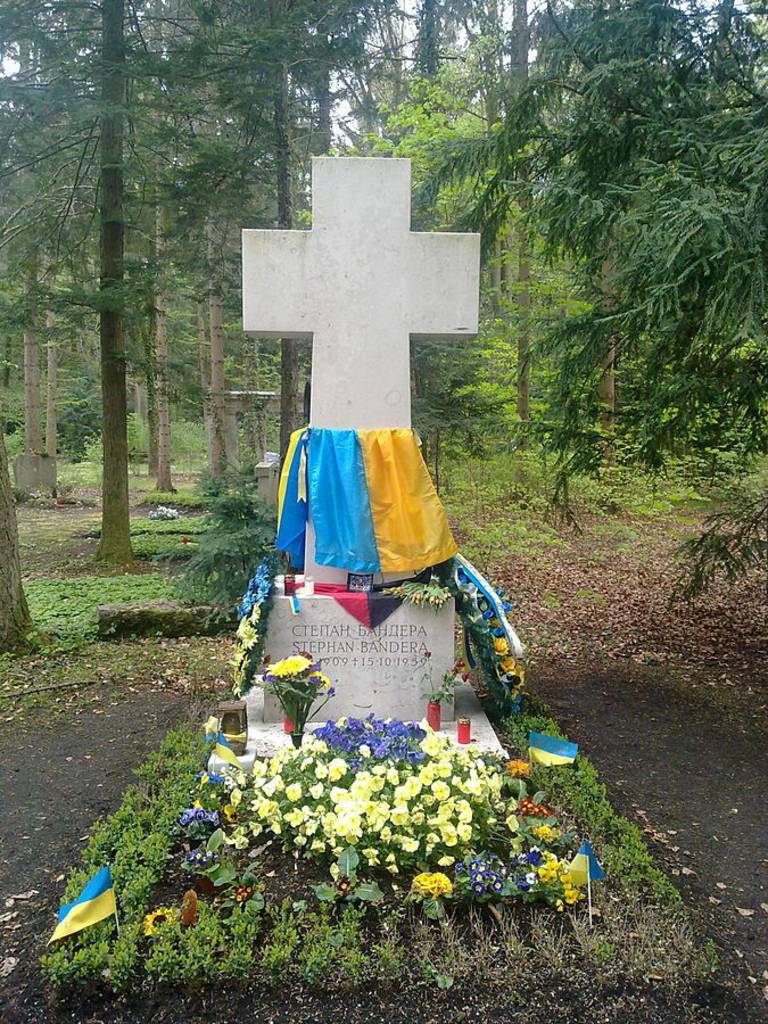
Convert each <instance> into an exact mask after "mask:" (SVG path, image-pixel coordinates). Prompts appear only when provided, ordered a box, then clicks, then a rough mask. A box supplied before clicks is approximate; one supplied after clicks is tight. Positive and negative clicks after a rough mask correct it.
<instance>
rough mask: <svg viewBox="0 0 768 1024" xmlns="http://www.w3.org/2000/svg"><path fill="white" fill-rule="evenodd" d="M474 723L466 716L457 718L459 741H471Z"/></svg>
mask: <svg viewBox="0 0 768 1024" xmlns="http://www.w3.org/2000/svg"><path fill="white" fill-rule="evenodd" d="M471 725H472V723H471V722H470V720H469V719H468V718H466V717H464V716H462V717H461V718H457V719H456V739H457V740H458V742H459V743H462V744H463V743H469V740H470V730H471Z"/></svg>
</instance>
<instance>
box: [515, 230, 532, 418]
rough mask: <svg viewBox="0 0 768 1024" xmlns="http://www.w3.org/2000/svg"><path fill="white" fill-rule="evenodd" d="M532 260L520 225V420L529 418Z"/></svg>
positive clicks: (518, 373)
mask: <svg viewBox="0 0 768 1024" xmlns="http://www.w3.org/2000/svg"><path fill="white" fill-rule="evenodd" d="M530 281H531V263H530V257H529V251H528V231H527V229H526V226H525V224H521V225H520V232H519V240H518V248H517V288H518V290H517V309H518V317H519V323H518V333H517V415H518V416H519V417H520V419H521V420H522V422H523V423H527V422H528V420H529V419H530V418H531V405H530V388H531V351H530V350H531V289H530Z"/></svg>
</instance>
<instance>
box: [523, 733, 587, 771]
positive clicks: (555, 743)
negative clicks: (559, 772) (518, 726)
mask: <svg viewBox="0 0 768 1024" xmlns="http://www.w3.org/2000/svg"><path fill="white" fill-rule="evenodd" d="M578 752H579V745H578V743H570V742H569V741H568V740H560V739H558V738H557V737H556V736H547V735H545V734H544V733H543V732H532V733H530V734H529V736H528V758H529V760H530V761H532V762H533V763H534V764H545V765H548V766H552V765H560V764H573V762H574V761H575V760H576V755H577V754H578Z"/></svg>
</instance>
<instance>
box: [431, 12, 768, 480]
mask: <svg viewBox="0 0 768 1024" xmlns="http://www.w3.org/2000/svg"><path fill="white" fill-rule="evenodd" d="M758 18H759V14H758V12H757V11H755V12H739V13H738V15H737V14H736V13H735V12H734V11H733V10H732V9H731V8H728V7H727V6H722V7H717V8H713V7H706V6H701V5H698V4H695V3H693V2H688V0H686V2H683V3H680V4H673V3H671V2H663V3H661V4H659V3H657V2H656V0H630V2H628V3H623V4H620V5H619V4H616V5H611V6H609V7H606V8H604V7H602V6H595V5H594V4H592V3H589V2H586V0H579V2H577V3H575V4H572V5H570V6H568V7H560V8H558V9H557V10H555V9H554V8H548V9H547V11H546V12H545V14H544V15H543V16H542V18H541V19H540V20H539V23H538V26H537V27H538V38H537V39H536V40H535V46H536V51H537V53H536V64H535V66H534V69H533V72H532V74H531V77H530V81H529V84H528V85H527V87H526V88H524V89H523V90H522V91H521V92H520V93H519V95H518V96H517V97H516V98H514V99H513V100H512V101H511V102H510V103H509V105H508V107H507V110H506V116H505V119H504V121H503V124H501V125H500V126H499V128H498V130H497V131H494V132H491V133H489V134H488V136H487V137H485V138H483V139H482V140H481V141H478V140H477V139H476V137H472V136H470V137H468V138H467V139H465V140H462V141H461V142H460V143H457V144H456V145H455V147H454V151H453V154H452V158H451V159H450V160H449V162H450V163H451V165H452V170H453V173H454V174H455V175H457V177H458V179H459V180H462V181H463V180H465V179H466V177H469V178H471V179H472V180H473V182H474V183H475V186H476V198H477V202H476V205H475V209H474V215H473V219H474V221H475V223H480V224H482V226H483V227H484V229H485V232H486V235H487V238H488V239H489V240H490V238H491V237H492V236H494V235H497V234H500V233H502V232H503V231H504V230H506V225H507V219H508V216H509V213H510V210H512V209H514V208H515V207H516V206H517V204H518V203H519V202H520V201H521V199H522V200H523V201H524V202H525V204H526V205H527V207H528V211H529V212H528V221H529V223H530V226H531V228H532V229H537V230H538V231H539V232H540V233H541V235H542V236H543V238H544V240H545V243H546V250H547V252H548V253H549V255H551V256H552V257H554V258H558V259H561V258H562V257H563V256H565V257H566V258H568V259H570V260H571V261H572V265H573V272H574V276H575V278H576V281H577V282H578V285H579V286H580V289H581V293H582V296H583V298H584V299H585V300H586V303H587V305H586V306H585V308H583V309H582V310H581V311H580V312H577V313H575V314H574V315H571V316H567V317H564V318H560V317H555V318H553V319H552V321H551V324H550V327H549V330H548V332H547V335H548V339H547V342H548V343H547V352H548V354H549V356H550V358H551V359H553V360H554V361H555V363H556V366H557V375H556V379H555V380H554V381H553V385H554V387H553V392H552V395H551V408H550V414H549V415H548V416H546V417H544V418H542V420H541V421H540V423H539V424H538V426H539V429H540V431H541V433H542V434H543V435H544V436H546V438H547V440H548V443H549V444H550V445H551V446H552V447H553V448H554V449H555V450H556V451H558V453H559V454H560V455H561V457H562V458H563V460H564V464H563V472H564V473H570V472H572V471H574V470H580V469H581V470H584V469H587V470H596V469H599V467H600V466H601V465H602V462H603V460H604V457H605V453H606V442H607V440H608V438H607V437H606V430H609V429H610V427H609V426H606V423H605V422H603V424H600V423H599V422H598V419H599V415H600V413H601V412H604V411H605V410H604V409H603V408H602V407H601V403H600V398H599V394H598V382H599V380H600V379H601V377H602V375H603V370H604V366H605V363H606V360H607V359H609V358H610V356H611V353H613V354H614V355H615V357H616V361H617V372H618V375H619V385H620V392H619V395H620V401H619V406H618V411H617V420H616V433H617V436H618V440H619V441H623V442H624V443H626V444H627V446H628V447H629V448H630V449H631V450H632V452H633V457H634V458H635V459H636V460H639V461H642V462H643V463H644V464H645V465H647V466H648V467H650V468H651V469H654V470H657V469H660V468H661V467H663V466H664V464H665V462H666V460H667V459H668V458H669V456H670V454H674V453H676V452H680V451H681V450H682V449H683V447H684V446H685V447H687V448H688V449H690V450H695V451H703V450H706V449H712V448H713V447H716V446H717V445H718V444H719V443H720V442H721V441H722V439H723V437H725V436H729V437H731V438H733V441H734V446H735V447H737V448H738V450H739V451H740V454H741V456H742V459H743V458H744V457H745V456H746V455H748V454H749V453H757V452H762V451H765V447H766V443H767V442H768V430H767V425H768V418H767V417H766V401H765V396H766V393H768V390H767V389H766V383H767V382H768V344H767V340H766V329H765V296H766V291H767V290H768V277H767V270H768V262H767V261H766V258H765V245H764V239H765V235H766V229H767V227H768V206H766V203H765V195H766V192H767V191H768V161H766V152H765V146H764V145H763V141H764V128H763V124H764V118H765V114H766V110H767V109H768V93H766V88H765V82H766V76H765V70H766V50H765V45H764V39H763V38H762V36H763V33H762V30H761V26H760V24H759V22H758ZM544 124H546V131H543V130H542V125H544ZM563 479H565V478H563Z"/></svg>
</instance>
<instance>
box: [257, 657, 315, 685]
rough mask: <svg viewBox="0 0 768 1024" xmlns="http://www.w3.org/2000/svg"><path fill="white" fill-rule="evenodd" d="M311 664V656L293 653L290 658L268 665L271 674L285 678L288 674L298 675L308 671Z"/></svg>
mask: <svg viewBox="0 0 768 1024" xmlns="http://www.w3.org/2000/svg"><path fill="white" fill-rule="evenodd" d="M311 664H312V662H311V661H310V660H309V658H305V657H304V656H303V655H302V654H292V655H291V656H290V658H283V660H282V661H276V662H274V664H272V665H267V672H268V673H269V675H271V676H277V677H278V678H279V679H283V678H285V677H286V676H297V675H299V674H300V673H301V672H306V671H307V669H308V668H309V666H310V665H311Z"/></svg>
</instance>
